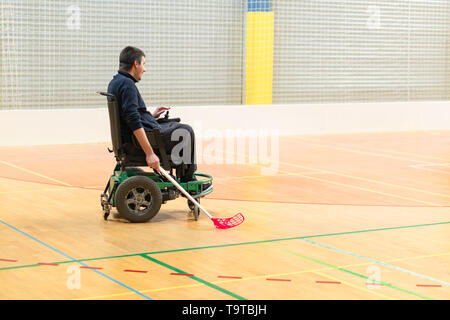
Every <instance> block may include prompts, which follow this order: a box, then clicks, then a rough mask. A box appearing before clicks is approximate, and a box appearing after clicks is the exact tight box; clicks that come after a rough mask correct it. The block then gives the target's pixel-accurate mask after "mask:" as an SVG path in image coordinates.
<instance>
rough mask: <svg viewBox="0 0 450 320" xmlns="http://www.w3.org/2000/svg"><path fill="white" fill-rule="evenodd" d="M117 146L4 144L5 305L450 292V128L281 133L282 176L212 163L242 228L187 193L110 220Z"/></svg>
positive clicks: (1, 230) (223, 204)
mask: <svg viewBox="0 0 450 320" xmlns="http://www.w3.org/2000/svg"><path fill="white" fill-rule="evenodd" d="M203 145H204V146H207V142H206V141H205V142H204V144H203ZM108 146H109V144H88V145H63V146H35V147H32V146H30V147H3V148H0V243H1V246H0V299H156V300H160V299H183V300H189V299H232V300H233V299H296V300H297V299H299V300H300V299H449V298H450V287H449V286H450V211H449V210H450V209H449V208H450V148H449V146H450V131H426V132H405V133H370V134H369V133H367V134H341V135H311V136H307V135H304V136H289V137H280V140H279V163H278V173H277V174H276V175H269V176H267V175H261V168H262V167H267V165H262V164H251V163H248V162H249V161H246V162H245V163H243V164H218V163H206V161H204V163H201V164H200V165H199V172H203V173H209V174H211V175H213V177H214V192H213V193H212V194H211V195H209V196H207V197H206V198H203V199H202V204H203V205H204V206H205V207H206V208H207V209H208V210H209V211H210V212H211V213H212V214H213V215H214V216H217V217H230V216H232V215H234V214H235V213H237V212H242V213H243V214H244V216H245V218H246V221H245V222H244V223H243V224H242V225H240V226H239V227H237V228H234V229H230V230H217V229H215V228H214V227H213V224H212V222H211V221H210V220H209V219H208V217H207V216H206V215H204V214H203V213H201V215H200V218H199V220H198V221H194V220H193V218H192V216H190V215H188V209H187V205H186V199H185V198H181V197H180V198H178V199H176V200H174V201H169V202H168V203H166V204H164V205H163V206H162V207H161V211H160V212H159V213H158V214H157V215H156V216H155V217H154V218H153V219H152V220H151V221H149V222H147V223H143V224H132V223H128V222H127V221H124V220H121V219H120V218H119V217H118V216H117V214H112V215H111V216H110V217H109V220H108V221H104V220H103V214H102V211H101V208H100V200H99V196H100V193H101V192H102V190H103V188H104V186H105V184H106V182H107V180H108V178H109V176H110V175H111V173H112V170H113V168H114V164H115V163H114V159H113V156H112V155H111V154H109V153H108V152H107V150H106V147H108ZM219 158H220V157H218V159H219ZM113 212H115V210H114V211H113ZM186 274H187V275H186Z"/></svg>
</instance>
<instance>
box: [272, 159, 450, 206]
mask: <svg viewBox="0 0 450 320" xmlns="http://www.w3.org/2000/svg"><path fill="white" fill-rule="evenodd" d="M279 163H280V164H284V165H287V166H292V167H297V168H301V169H309V170H321V171H322V172H324V173H328V174H332V175H336V176H342V177H346V178H351V179H356V180H361V181H366V182H371V183H377V184H382V185H386V186H390V187H395V188H401V189H406V190H411V191H416V192H421V193H426V194H430V195H435V196H440V197H446V198H450V195H448V194H444V193H438V192H432V191H427V190H422V189H417V188H413V187H406V186H402V185H399V184H394V183H389V182H383V181H379V180H373V179H368V178H363V177H359V176H353V175H349V174H345V173H339V172H335V171H330V170H326V169H318V168H311V167H306V166H301V165H298V164H294V163H290V162H285V161H279ZM449 173H450V172H449Z"/></svg>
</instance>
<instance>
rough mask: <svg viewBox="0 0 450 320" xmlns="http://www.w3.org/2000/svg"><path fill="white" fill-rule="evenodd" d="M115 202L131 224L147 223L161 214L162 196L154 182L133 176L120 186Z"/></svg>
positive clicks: (120, 212)
mask: <svg viewBox="0 0 450 320" xmlns="http://www.w3.org/2000/svg"><path fill="white" fill-rule="evenodd" d="M115 200H116V207H117V211H119V214H120V215H121V216H122V217H124V218H125V219H127V220H128V221H130V222H146V221H148V220H150V219H151V218H153V217H154V216H155V215H156V214H157V213H158V212H159V209H160V208H161V203H162V194H161V191H160V189H159V187H158V185H157V184H156V183H155V182H154V181H153V180H151V179H149V178H147V177H144V176H133V177H130V178H128V179H126V180H125V181H123V182H122V183H121V184H120V185H119V187H118V188H117V192H116V198H115Z"/></svg>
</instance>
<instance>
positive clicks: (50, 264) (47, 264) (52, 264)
mask: <svg viewBox="0 0 450 320" xmlns="http://www.w3.org/2000/svg"><path fill="white" fill-rule="evenodd" d="M37 264H40V265H43V266H55V267H57V266H59V264H56V263H46V262H38V263H37Z"/></svg>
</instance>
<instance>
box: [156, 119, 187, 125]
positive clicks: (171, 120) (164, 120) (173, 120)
mask: <svg viewBox="0 0 450 320" xmlns="http://www.w3.org/2000/svg"><path fill="white" fill-rule="evenodd" d="M156 121H157V122H158V123H160V124H161V123H166V122H180V121H181V119H180V118H172V119H167V118H161V119H156Z"/></svg>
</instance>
